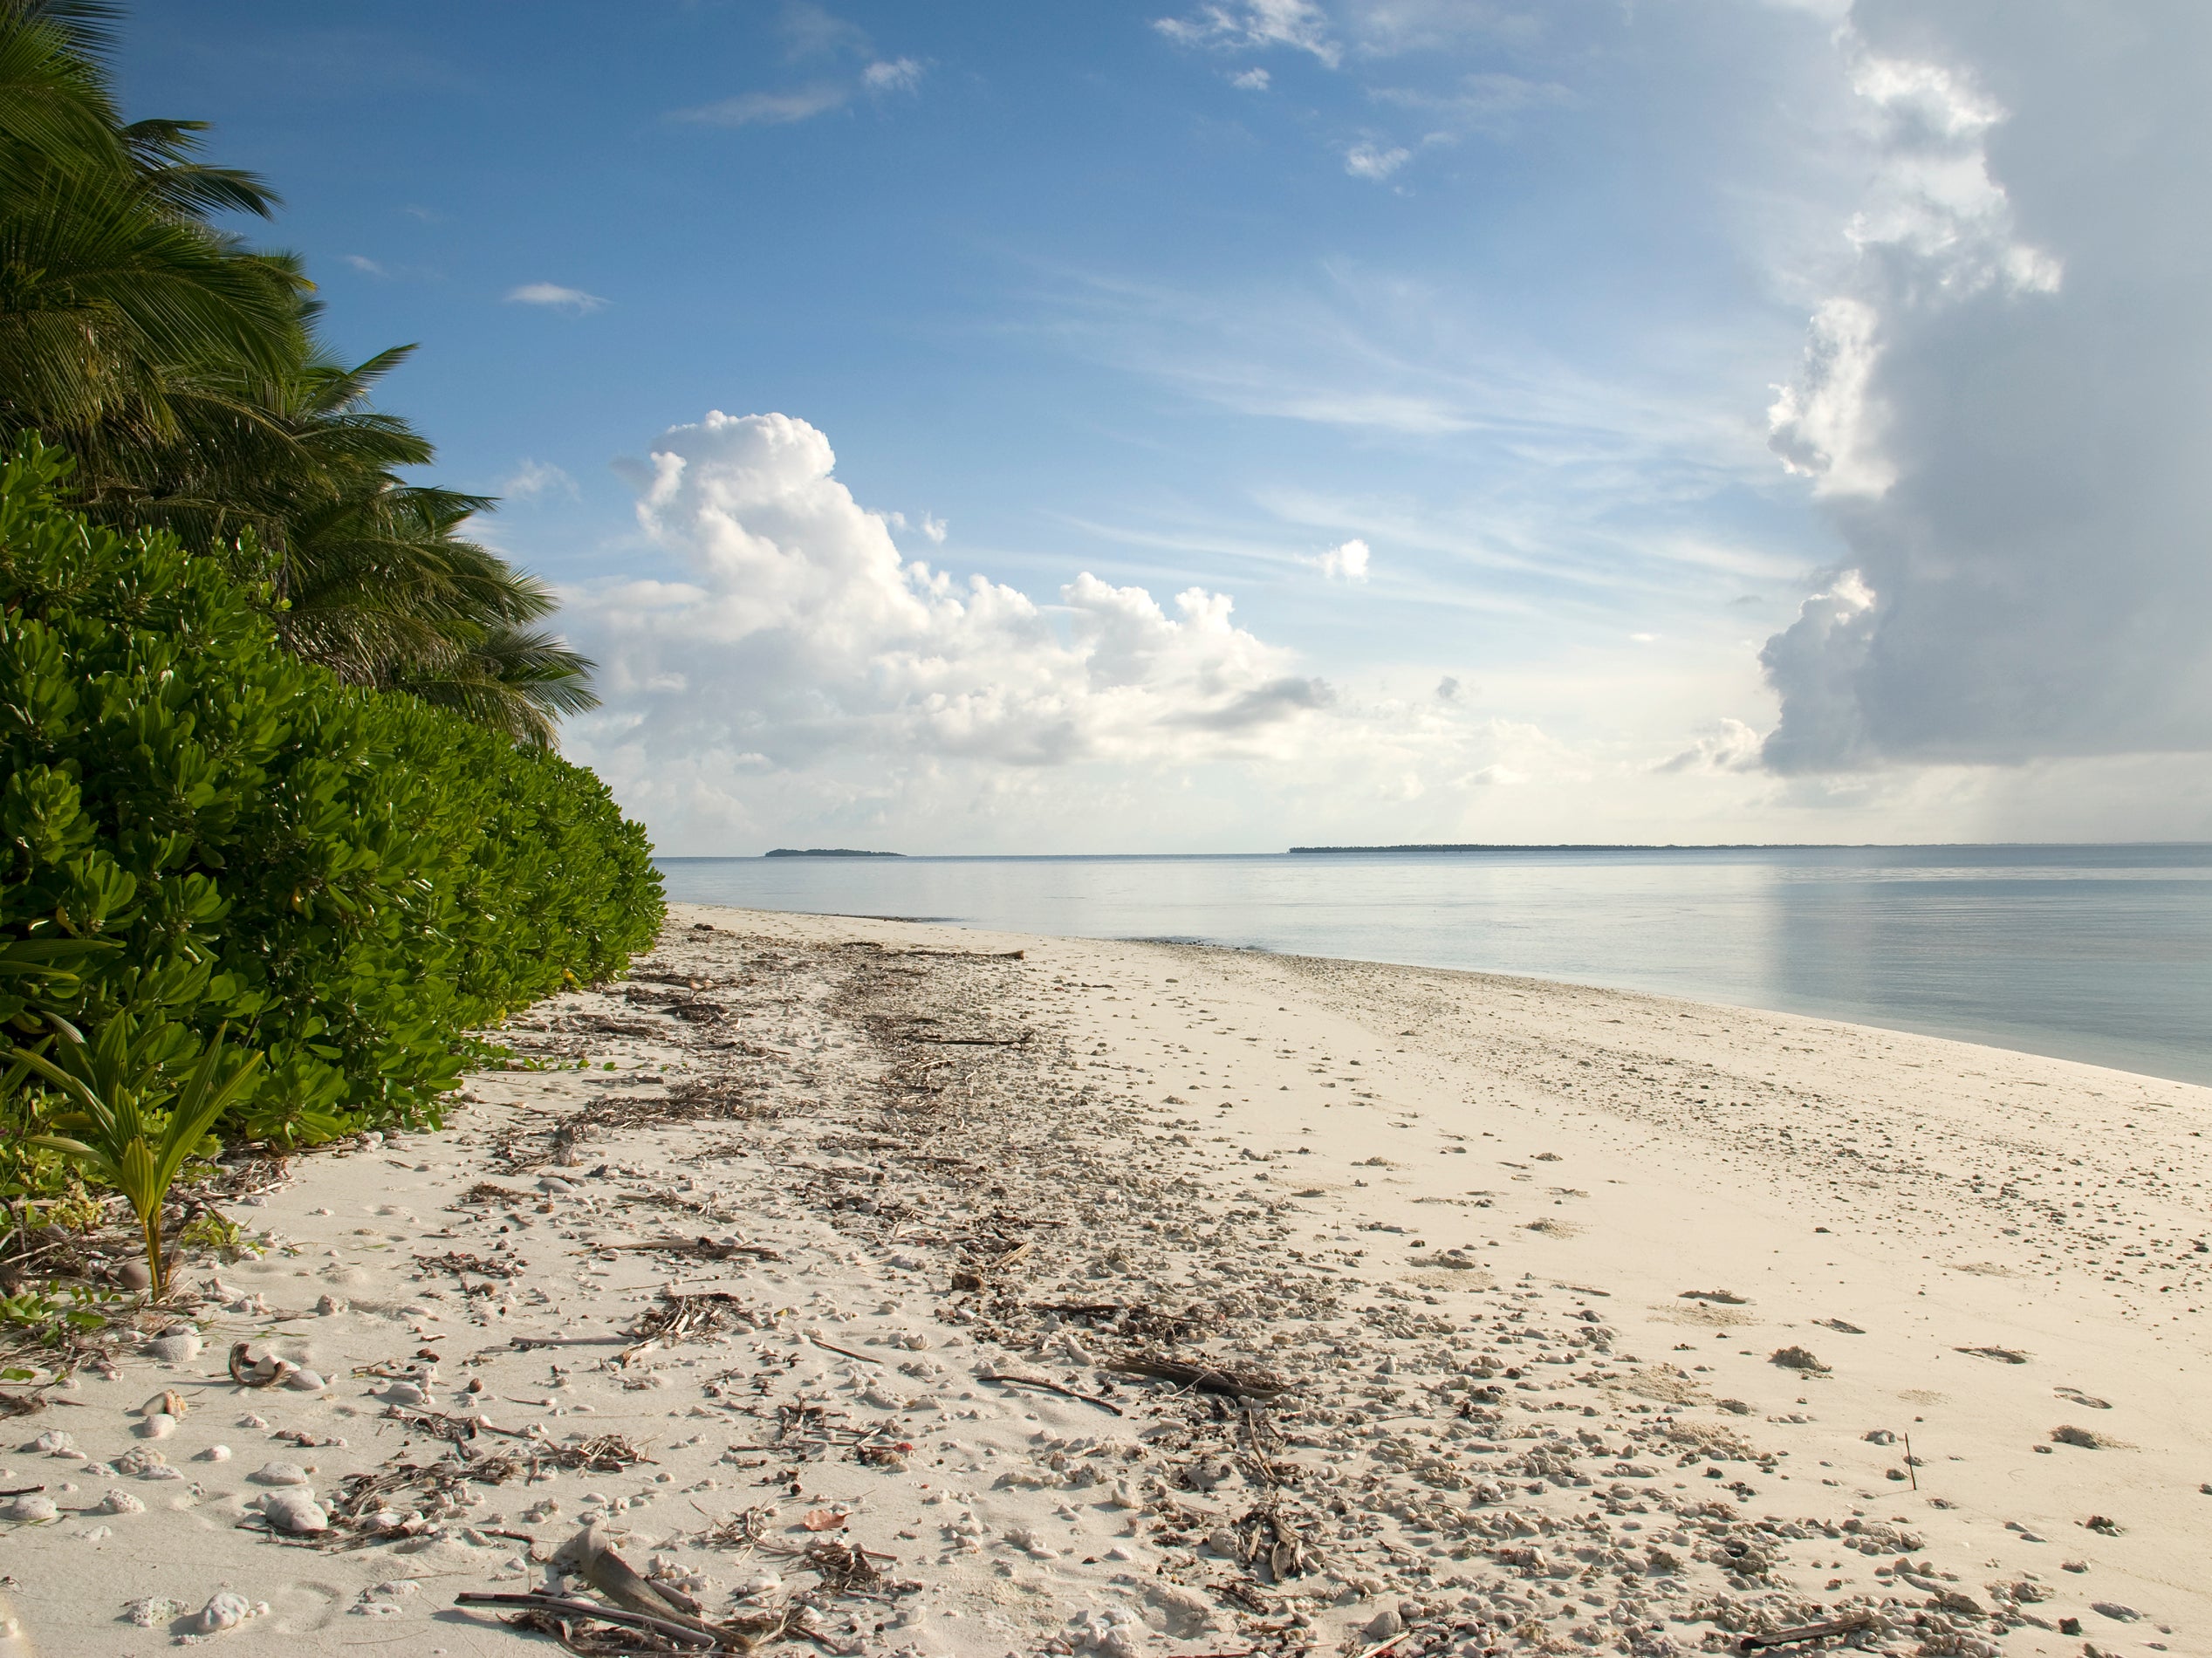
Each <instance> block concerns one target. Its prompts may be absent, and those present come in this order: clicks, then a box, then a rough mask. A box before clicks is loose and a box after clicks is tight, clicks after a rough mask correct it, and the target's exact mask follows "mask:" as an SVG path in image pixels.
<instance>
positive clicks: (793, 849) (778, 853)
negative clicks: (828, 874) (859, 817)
mask: <svg viewBox="0 0 2212 1658" xmlns="http://www.w3.org/2000/svg"><path fill="white" fill-rule="evenodd" d="M768 855H769V856H770V858H903V857H905V856H906V855H907V854H906V853H903V852H855V851H854V850H853V848H852V847H850V846H803V847H802V846H778V847H777V848H776V849H775V850H774V851H773V852H771V853H769V854H768Z"/></svg>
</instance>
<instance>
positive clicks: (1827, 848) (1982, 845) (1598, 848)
mask: <svg viewBox="0 0 2212 1658" xmlns="http://www.w3.org/2000/svg"><path fill="white" fill-rule="evenodd" d="M2091 847H2142V848H2151V847H2212V840H1713V841H1703V840H1682V841H1675V840H1668V841H1642V840H1619V841H1565V840H1562V841H1536V840H1501V841H1474V840H1469V841H1406V842H1399V843H1393V844H1376V845H1372V846H1287V847H1284V848H1282V849H1281V850H1279V851H1247V852H918V853H876V854H874V855H876V856H882V857H893V858H899V859H904V860H925V859H974V860H982V859H1000V860H1051V859H1077V858H1291V857H1313V856H1331V855H1344V854H1348V853H1464V852H1953V851H1969V850H1971V851H2016V852H2070V851H2078V850H2083V849H2086V848H2091ZM809 855H810V854H808V853H784V854H783V857H782V858H781V859H779V860H778V861H779V862H781V861H786V860H792V859H794V858H800V859H803V858H805V857H807V856H809ZM817 855H820V854H817ZM852 855H853V854H851V853H843V854H839V853H828V854H826V855H822V856H823V860H824V861H827V860H828V859H829V858H836V857H840V856H842V857H843V858H847V859H849V858H850V857H851V856H852ZM652 856H653V857H654V858H655V859H657V860H665V861H668V862H671V863H747V862H750V863H764V862H766V861H767V860H768V856H769V854H768V853H742V852H715V853H662V852H654V853H653V854H652Z"/></svg>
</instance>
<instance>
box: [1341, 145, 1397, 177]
mask: <svg viewBox="0 0 2212 1658" xmlns="http://www.w3.org/2000/svg"><path fill="white" fill-rule="evenodd" d="M1413 154H1414V153H1413V152H1412V151H1411V150H1409V149H1407V147H1405V146H1404V145H1402V144H1393V145H1389V146H1387V147H1386V146H1384V145H1380V144H1376V143H1372V142H1369V141H1368V140H1364V139H1363V140H1360V141H1359V143H1357V144H1354V145H1353V146H1352V147H1350V148H1349V149H1347V150H1346V151H1345V153H1344V170H1345V171H1346V172H1347V173H1349V174H1351V175H1352V176H1353V178H1356V179H1373V180H1375V181H1376V182H1378V183H1380V182H1381V181H1383V180H1384V179H1387V178H1388V177H1389V176H1390V175H1392V174H1393V173H1395V172H1396V171H1397V170H1398V169H1399V168H1401V167H1403V166H1405V164H1406V163H1407V161H1411V160H1412V159H1413Z"/></svg>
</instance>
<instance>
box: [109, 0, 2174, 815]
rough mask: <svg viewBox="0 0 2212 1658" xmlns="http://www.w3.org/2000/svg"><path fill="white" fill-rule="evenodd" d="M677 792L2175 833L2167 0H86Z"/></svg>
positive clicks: (619, 789)
mask: <svg viewBox="0 0 2212 1658" xmlns="http://www.w3.org/2000/svg"><path fill="white" fill-rule="evenodd" d="M126 43H127V44H126V49H125V51H124V55H123V59H122V63H121V69H122V80H123V86H124V92H125V96H126V99H127V113H129V114H130V115H133V116H142V115H156V114H158V115H168V116H180V117H193V118H201V119H205V120H210V121H212V122H213V123H214V124H215V128H216V130H215V133H214V134H213V140H212V146H211V149H212V154H213V156H214V158H215V159H216V160H218V161H224V162H227V163H229V164H233V165H241V166H245V167H250V168H254V169H256V170H258V171H260V172H262V173H264V175H267V176H268V177H269V178H270V179H271V181H272V182H274V183H275V184H276V185H277V188H279V189H280V190H281V191H282V193H283V194H284V196H285V198H286V201H287V203H288V205H287V207H286V209H285V210H284V213H283V215H282V216H281V217H280V219H279V220H278V222H277V224H276V225H275V226H273V227H263V226H258V225H257V226H254V227H251V230H250V233H251V234H253V235H254V236H257V238H259V239H262V240H264V241H267V242H270V243H275V244H277V245H283V246H286V247H291V248H293V249H296V250H299V251H300V252H301V253H302V254H303V255H304V256H305V258H306V260H307V264H308V267H309V271H310V273H311V275H312V277H314V278H315V280H316V281H317V283H318V284H319V288H320V292H321V297H322V298H323V300H324V301H325V305H326V308H327V309H326V326H327V332H328V334H329V336H330V339H331V340H332V344H333V346H334V347H335V348H337V349H338V350H339V351H340V352H342V353H346V354H349V355H352V356H355V357H366V356H367V355H369V354H370V353H373V352H375V351H378V350H380V349H382V348H383V347H385V346H390V345H393V344H396V343H400V342H403V341H419V342H421V350H420V352H419V353H417V354H416V356H415V358H414V360H412V361H411V362H410V363H409V364H408V366H407V367H406V368H405V369H404V370H402V371H401V373H399V374H398V375H396V376H394V379H393V380H390V381H388V382H387V390H386V393H385V397H384V401H386V402H387V404H388V406H390V407H392V408H395V409H398V410H400V411H401V412H403V413H405V414H407V415H409V416H410V417H411V418H412V419H413V420H414V421H415V422H416V423H417V424H418V425H419V426H420V427H421V428H422V429H423V430H424V431H426V433H428V435H430V436H431V437H432V438H433V439H434V440H435V442H438V443H439V445H440V447H441V451H442V453H441V460H440V464H439V466H438V468H437V469H436V476H437V478H438V481H440V482H442V483H449V484H452V485H454V486H455V487H460V488H463V489H469V490H482V491H485V492H489V493H493V494H497V495H499V496H501V497H503V506H502V507H501V509H500V510H499V511H498V513H497V515H496V516H494V517H490V518H489V519H487V520H485V521H483V524H482V528H483V532H484V534H485V538H487V539H489V540H490V541H492V542H493V543H494V544H495V545H498V546H499V547H500V548H501V549H503V551H505V552H508V553H510V555H511V556H513V557H515V558H518V559H520V560H521V561H522V562H524V564H526V565H529V566H530V567H531V568H533V569H535V570H537V571H538V572H541V573H543V574H544V575H545V576H546V577H548V578H549V579H551V580H552V581H553V582H555V583H556V584H557V585H558V587H559V588H560V590H561V592H562V593H563V595H564V599H565V609H564V613H563V615H562V618H561V626H562V627H564V628H565V631H566V632H567V633H568V634H569V635H570V636H571V638H572V640H573V641H575V642H576V643H577V644H578V645H579V647H582V648H584V649H585V650H586V651H588V652H589V653H590V654H592V655H593V656H594V657H595V658H596V659H597V660H598V661H599V663H600V685H601V689H602V691H603V693H604V695H605V697H606V703H605V706H604V707H603V708H602V709H600V710H599V711H598V712H596V713H594V714H592V715H590V716H585V717H583V718H581V719H579V720H576V721H573V722H572V723H570V725H569V727H568V729H567V732H566V735H565V739H564V746H565V750H566V751H567V752H568V753H569V754H570V755H572V757H575V758H577V759H579V760H580V761H582V762H584V763H586V764H590V765H592V766H593V767H594V768H596V769H597V770H598V771H599V772H600V773H601V774H602V775H603V776H604V777H606V778H607V780H608V782H609V783H610V784H612V785H613V788H614V790H615V791H616V793H617V795H618V796H619V797H620V799H621V800H622V802H623V803H624V805H625V806H626V807H627V809H629V810H630V811H631V812H633V814H634V815H637V816H639V817H641V818H642V819H644V820H645V821H646V823H647V826H649V827H650V828H651V829H652V831H653V832H654V839H655V840H656V843H657V844H658V845H659V846H661V849H662V850H663V851H665V852H668V853H693V854H699V853H753V852H758V851H761V850H764V849H765V848H766V847H768V846H777V845H793V844H798V845H846V846H880V847H887V848H891V849H895V850H901V851H906V852H912V853H924V852H1036V853H1057V852H1080V851H1096V852H1146V851H1179V850H1187V851H1236V850H1271V849H1276V848H1279V847H1280V846H1285V845H1289V844H1291V843H1294V842H1297V843H1313V842H1330V843H1345V842H1402V841H1415V840H1453V841H1461V840H1484V841H1519V840H1544V841H1553V840H1574V841H1592V840H1625V841H1678V842H1691V841H1743V840H1760V841H1790V840H1811V841H1833V840H1920V839H1953V840H1973V839H2212V760H2209V759H2208V755H2212V463H2208V461H2207V455H2208V451H2212V306H2208V305H2207V302H2206V299H2205V297H2204V296H2205V294H2206V292H2207V291H2208V281H2207V279H2208V277H2212V216H2207V215H2206V214H2205V213H2204V212H2203V211H2202V200H2203V195H2204V191H2205V187H2206V184H2207V182H2208V179H2212V100H2208V99H2206V98H2205V97H2204V95H2203V94H2204V88H2205V87H2206V86H2207V85H2208V84H2212V8H2207V7H2205V6H2202V4H2200V3H2186V0H1917V3H1909V4H1907V3H1895V0H1860V3H1857V4H1849V3H1830V0H1673V3H1663V0H1602V3H1601V0H1543V3H1533V0H1531V3H1523V4H1515V3H1490V0H1195V3H1161V0H1156V3H1151V4H1122V3H1115V0H1029V3H1021V4H1016V3H1010V0H1009V3H966V0H951V3H943V4H937V5H930V6H914V5H912V4H906V5H894V4H890V3H880V0H879V3H857V0H856V3H839V4H831V3H814V0H631V3H628V4H626V5H624V6H621V7H619V8H613V7H607V6H605V5H588V4H582V3H576V0H538V3H534V4H531V5H527V6H525V5H524V4H521V3H519V0H444V3H441V4H435V5H433V4H428V3H414V0H388V3H386V0H366V3H360V4H356V5H353V6H348V7H346V8H343V9H337V8H309V9H303V8H300V7H298V6H297V5H294V4H280V3H277V0H199V3H195V4H193V5H191V6H189V7H183V6H174V7H156V6H150V5H149V6H141V7H140V9H139V10H138V11H137V12H136V14H135V15H134V17H133V19H132V21H131V23H130V24H129V26H128V28H127V33H126Z"/></svg>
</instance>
